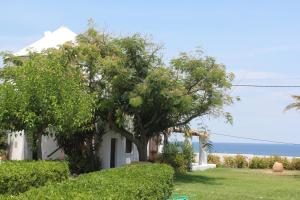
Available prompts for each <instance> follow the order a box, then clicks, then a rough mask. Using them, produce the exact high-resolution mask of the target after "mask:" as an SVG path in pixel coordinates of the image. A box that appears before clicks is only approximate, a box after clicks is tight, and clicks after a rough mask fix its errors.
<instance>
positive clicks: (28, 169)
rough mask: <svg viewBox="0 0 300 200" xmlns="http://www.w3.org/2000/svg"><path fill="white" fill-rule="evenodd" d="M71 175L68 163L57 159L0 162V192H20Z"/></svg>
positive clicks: (61, 179)
mask: <svg viewBox="0 0 300 200" xmlns="http://www.w3.org/2000/svg"><path fill="white" fill-rule="evenodd" d="M68 176H69V168H68V165H67V164H66V163H64V162H58V161H57V162H56V161H8V162H3V163H1V164H0V194H18V193H21V192H25V191H27V190H28V189H30V188H31V187H40V186H43V185H45V184H46V183H48V182H51V183H52V182H59V181H63V180H65V179H67V178H68Z"/></svg>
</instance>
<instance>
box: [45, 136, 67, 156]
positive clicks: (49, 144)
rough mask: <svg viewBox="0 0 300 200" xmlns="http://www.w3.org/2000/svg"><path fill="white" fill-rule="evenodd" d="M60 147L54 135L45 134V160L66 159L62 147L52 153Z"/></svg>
mask: <svg viewBox="0 0 300 200" xmlns="http://www.w3.org/2000/svg"><path fill="white" fill-rule="evenodd" d="M57 148H58V146H57V143H56V141H55V137H52V136H48V135H47V136H46V135H45V136H43V137H42V158H43V160H57V159H59V160H62V159H64V151H63V150H62V149H59V150H58V151H56V152H55V153H54V154H52V155H51V156H50V157H48V155H50V154H51V153H52V152H54V151H55V150H56V149H57Z"/></svg>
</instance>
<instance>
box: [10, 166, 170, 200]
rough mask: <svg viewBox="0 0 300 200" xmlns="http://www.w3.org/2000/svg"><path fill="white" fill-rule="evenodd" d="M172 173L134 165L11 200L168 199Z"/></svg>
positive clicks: (160, 167) (36, 190) (104, 171)
mask: <svg viewBox="0 0 300 200" xmlns="http://www.w3.org/2000/svg"><path fill="white" fill-rule="evenodd" d="M173 174H174V171H173V169H172V168H171V167H170V166H167V165H162V164H134V165H127V166H123V167H120V168H115V169H108V170H102V171H100V172H92V173H89V174H83V175H80V176H79V177H78V178H76V179H73V180H72V179H70V180H67V181H64V182H61V183H56V184H50V185H47V186H44V187H40V188H34V189H32V190H29V191H28V192H25V193H23V194H21V195H19V196H17V197H12V199H27V200H35V199H38V200H40V199H51V200H58V199H59V200H64V199H68V200H69V199H75V200H77V199H78V200H79V199H85V200H95V199H110V200H113V199H116V200H119V199H130V200H134V199H136V200H140V199H144V200H146V199H151V200H154V199H167V198H168V197H169V196H170V195H171V193H172V188H173Z"/></svg>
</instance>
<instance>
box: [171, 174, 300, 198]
mask: <svg viewBox="0 0 300 200" xmlns="http://www.w3.org/2000/svg"><path fill="white" fill-rule="evenodd" d="M175 193H177V194H180V195H183V194H185V195H187V196H188V198H189V200H190V199H197V200H202V199H203V200H220V199H222V200H248V199H251V200H252V199H263V200H299V199H300V172H299V171H286V172H284V173H273V172H272V171H271V170H251V169H228V168H218V169H212V170H207V171H202V172H201V171H197V172H190V173H188V174H186V175H181V176H177V177H176V179H175V190H174V192H173V194H175Z"/></svg>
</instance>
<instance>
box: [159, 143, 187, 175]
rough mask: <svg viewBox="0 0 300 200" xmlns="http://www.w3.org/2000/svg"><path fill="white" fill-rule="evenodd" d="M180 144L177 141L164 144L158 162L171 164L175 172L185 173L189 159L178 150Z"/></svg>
mask: <svg viewBox="0 0 300 200" xmlns="http://www.w3.org/2000/svg"><path fill="white" fill-rule="evenodd" d="M181 148H182V146H181V145H180V144H179V143H169V144H166V145H164V147H163V152H162V153H161V155H160V156H159V157H158V160H159V162H161V163H166V164H169V165H171V166H172V167H173V168H174V170H175V172H176V173H179V174H183V173H186V172H187V170H188V167H189V161H188V160H187V159H186V158H185V156H184V154H183V153H182V152H180V150H182V149H181Z"/></svg>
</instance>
